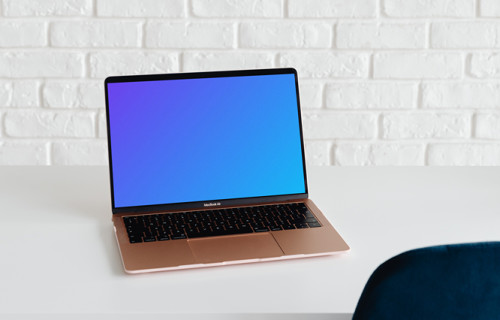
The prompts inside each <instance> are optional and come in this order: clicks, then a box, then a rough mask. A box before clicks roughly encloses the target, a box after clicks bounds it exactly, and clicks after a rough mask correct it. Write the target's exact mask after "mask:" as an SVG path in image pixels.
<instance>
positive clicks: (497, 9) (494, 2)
mask: <svg viewBox="0 0 500 320" xmlns="http://www.w3.org/2000/svg"><path fill="white" fill-rule="evenodd" d="M479 13H480V15H481V16H482V17H495V18H498V17H500V2H498V0H480V2H479Z"/></svg>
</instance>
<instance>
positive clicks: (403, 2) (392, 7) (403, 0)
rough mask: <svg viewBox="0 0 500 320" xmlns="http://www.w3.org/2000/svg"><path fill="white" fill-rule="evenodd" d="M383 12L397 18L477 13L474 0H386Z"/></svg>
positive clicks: (469, 15)
mask: <svg viewBox="0 0 500 320" xmlns="http://www.w3.org/2000/svg"><path fill="white" fill-rule="evenodd" d="M382 12H383V13H384V14H386V15H387V16H389V17H397V18H432V17H446V18H466V17H473V16H474V14H475V3H474V0H385V1H384V2H383V4H382Z"/></svg>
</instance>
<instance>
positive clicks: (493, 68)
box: [470, 52, 500, 78]
mask: <svg viewBox="0 0 500 320" xmlns="http://www.w3.org/2000/svg"><path fill="white" fill-rule="evenodd" d="M470 74H471V75H472V76H474V77H476V78H500V53H498V52H488V53H473V54H472V57H471V59H470Z"/></svg>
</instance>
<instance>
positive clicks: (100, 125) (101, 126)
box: [97, 110, 108, 138]
mask: <svg viewBox="0 0 500 320" xmlns="http://www.w3.org/2000/svg"><path fill="white" fill-rule="evenodd" d="M107 136H108V127H107V123H106V112H105V111H104V110H103V111H101V112H99V115H98V116H97V137H98V138H106V137H107Z"/></svg>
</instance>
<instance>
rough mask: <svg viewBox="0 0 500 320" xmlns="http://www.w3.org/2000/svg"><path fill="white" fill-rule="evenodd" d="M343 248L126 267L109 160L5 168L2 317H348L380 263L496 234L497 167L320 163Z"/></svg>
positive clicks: (312, 184)
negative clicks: (177, 266)
mask: <svg viewBox="0 0 500 320" xmlns="http://www.w3.org/2000/svg"><path fill="white" fill-rule="evenodd" d="M308 175H309V189H310V197H311V199H313V200H314V202H315V203H316V204H317V205H318V207H319V208H320V209H321V210H322V211H323V212H324V213H325V215H326V216H327V217H328V218H329V219H330V221H331V222H332V224H333V225H334V226H335V227H336V228H337V230H338V231H339V232H340V234H341V235H342V236H343V237H344V239H345V240H346V241H347V243H348V244H349V245H350V246H351V248H352V250H351V251H350V252H349V253H347V254H343V255H339V256H331V257H321V258H309V259H299V260H290V261H278V262H267V263H257V264H249V265H238V266H226V267H217V268H207V269H196V270H185V271H175V272H163V273H154V274H144V275H126V274H125V273H124V272H123V271H122V266H121V261H120V256H119V252H118V247H117V245H116V243H115V239H114V235H113V228H112V223H111V209H110V200H109V199H110V195H109V182H108V171H107V168H105V167H0V208H1V213H0V255H1V258H0V284H1V289H0V313H10V312H24V313H26V312H37V313H53V312H57V313H79V312H84V313H116V312H119V313H128V312H131V313H143V312H146V313H167V312H168V313H183V312H195V313H205V312H210V313H219V312H228V313H242V312H258V313H269V312H278V313H280V312H299V313H308V312H315V313H352V312H353V310H354V308H355V305H356V302H357V300H358V298H359V295H360V293H361V290H362V289H363V286H364V284H365V282H366V280H367V279H368V277H369V276H370V274H371V273H372V271H373V270H374V269H375V268H376V267H377V266H378V265H379V264H380V263H382V262H383V261H385V260H386V259H388V258H390V257H391V256H393V255H396V254H398V253H400V252H402V251H405V250H408V249H412V248H416V247H421V246H427V245H435V244H444V243H455V242H472V241H486V240H500V229H499V227H498V226H499V225H500V196H499V195H500V167H498V168H496V167H493V168H484V167H475V168H474V167H454V168H449V167H445V168H437V167H411V168H403V167H369V168H363V167H350V168H346V167H312V168H309V170H308Z"/></svg>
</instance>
